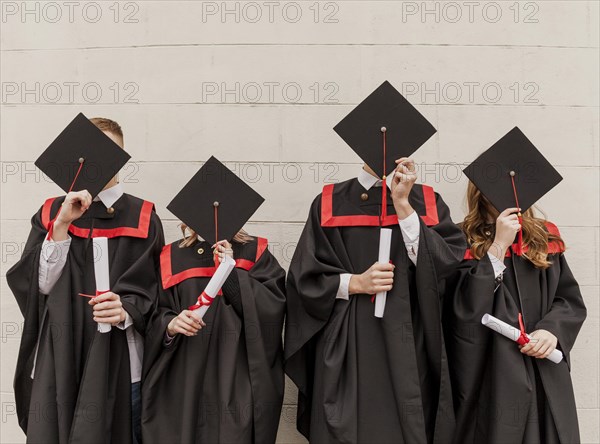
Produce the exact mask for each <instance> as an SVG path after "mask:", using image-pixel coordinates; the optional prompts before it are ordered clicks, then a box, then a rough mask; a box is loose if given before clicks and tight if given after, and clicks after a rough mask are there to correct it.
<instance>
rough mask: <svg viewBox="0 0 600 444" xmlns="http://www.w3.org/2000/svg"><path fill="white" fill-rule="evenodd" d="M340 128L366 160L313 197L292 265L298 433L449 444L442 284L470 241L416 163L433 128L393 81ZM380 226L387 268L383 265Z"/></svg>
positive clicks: (327, 438) (289, 339)
mask: <svg viewBox="0 0 600 444" xmlns="http://www.w3.org/2000/svg"><path fill="white" fill-rule="evenodd" d="M335 131H336V132H337V133H338V134H339V135H340V136H341V137H342V138H343V139H344V140H345V141H346V142H347V143H348V144H349V145H350V147H351V148H352V149H353V150H354V151H355V152H356V153H357V154H358V155H359V156H360V157H361V158H362V159H363V160H364V162H365V165H364V166H363V168H362V169H361V170H359V175H358V177H357V178H354V179H351V180H347V181H345V182H341V183H337V184H335V185H326V186H325V187H324V188H323V192H322V193H321V194H320V195H319V196H317V198H316V199H315V200H314V202H313V204H312V206H311V208H310V212H309V216H308V221H307V223H306V226H305V228H304V231H303V232H302V235H301V237H300V241H299V243H298V246H297V248H296V251H295V253H294V257H293V259H292V263H291V265H290V270H289V274H288V281H287V304H288V310H287V318H286V334H285V341H286V343H285V355H286V373H287V374H288V375H289V376H290V378H291V379H292V380H293V381H294V383H295V384H296V385H297V386H298V389H299V396H298V415H297V418H298V419H297V421H298V424H297V426H298V430H299V431H300V432H301V433H302V434H304V436H306V438H307V439H309V440H310V441H311V442H317V443H324V442H345V443H366V442H368V443H390V442H406V443H427V442H434V441H435V442H443V441H444V440H445V439H447V438H448V437H449V436H451V432H452V427H453V422H452V404H451V392H450V386H449V375H448V368H447V361H446V355H445V349H444V343H443V340H442V335H441V325H440V321H441V307H442V302H443V301H442V298H441V287H440V286H439V280H441V279H443V277H444V276H446V275H447V274H448V273H449V272H451V271H452V270H453V267H454V266H455V265H457V264H458V263H459V262H460V258H461V257H462V255H463V253H464V248H465V242H464V238H463V235H462V233H461V231H460V229H459V228H458V227H457V226H456V225H454V224H453V223H452V220H451V219H450V213H449V210H448V208H447V206H446V204H445V203H444V202H443V200H442V198H441V197H440V196H439V195H438V194H437V193H435V192H434V190H433V189H432V188H431V187H429V186H427V185H421V184H416V183H415V180H416V175H415V172H414V162H413V161H412V160H411V159H409V158H408V156H410V155H411V154H412V153H413V152H414V151H415V150H416V149H417V148H419V146H421V145H422V144H423V143H425V142H426V141H427V140H428V139H429V138H430V137H431V136H432V135H433V134H434V133H435V129H434V128H433V127H432V126H431V124H430V123H429V122H428V121H427V120H426V119H425V118H424V117H423V116H422V115H421V114H420V113H419V112H418V111H417V110H416V109H415V108H414V107H412V105H410V103H408V102H407V101H406V99H405V98H404V97H402V95H401V94H400V93H399V92H398V91H397V90H395V89H394V88H393V87H392V85H390V84H389V83H388V82H385V83H384V84H382V85H381V86H380V87H379V88H377V90H375V92H373V93H372V94H371V95H370V96H369V97H367V99H365V100H364V101H363V102H362V103H361V104H359V105H358V106H357V107H356V108H355V109H354V110H353V111H352V112H351V113H350V114H349V115H348V116H347V117H346V118H345V119H344V120H342V121H341V122H340V123H339V124H338V125H337V126H336V127H335ZM384 230H390V231H388V232H386V231H384ZM383 233H387V234H386V236H387V235H390V234H391V242H390V244H389V245H390V250H389V259H390V261H389V262H390V263H387V260H386V263H377V261H378V258H379V253H380V252H381V251H383V250H382V249H380V239H383V235H384V234H383ZM382 244H383V242H382ZM382 291H387V296H386V302H385V307H384V311H383V315H382V316H383V317H376V316H375V311H374V310H375V308H374V307H375V306H376V305H377V301H376V304H373V296H374V295H375V293H379V292H382ZM377 297H379V296H377ZM379 315H381V313H379Z"/></svg>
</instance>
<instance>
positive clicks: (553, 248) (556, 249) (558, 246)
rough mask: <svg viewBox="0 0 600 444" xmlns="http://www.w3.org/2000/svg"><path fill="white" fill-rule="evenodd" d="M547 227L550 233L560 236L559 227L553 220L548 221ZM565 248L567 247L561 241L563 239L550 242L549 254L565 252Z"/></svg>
mask: <svg viewBox="0 0 600 444" xmlns="http://www.w3.org/2000/svg"><path fill="white" fill-rule="evenodd" d="M546 229H547V230H548V233H550V234H552V235H554V236H559V237H560V231H558V227H557V226H556V225H554V224H553V223H552V222H550V221H546ZM565 250H566V248H565V243H564V242H561V241H552V242H548V254H559V253H564V252H565Z"/></svg>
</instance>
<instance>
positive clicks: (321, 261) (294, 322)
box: [285, 196, 353, 387]
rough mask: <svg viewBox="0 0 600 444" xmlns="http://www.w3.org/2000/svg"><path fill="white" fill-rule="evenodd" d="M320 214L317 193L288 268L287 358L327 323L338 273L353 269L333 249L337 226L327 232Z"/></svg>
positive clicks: (290, 368) (296, 377) (338, 238)
mask: <svg viewBox="0 0 600 444" xmlns="http://www.w3.org/2000/svg"><path fill="white" fill-rule="evenodd" d="M320 214H321V198H320V196H319V197H317V198H316V199H315V201H314V202H313V204H312V206H311V209H310V213H309V217H308V220H307V222H306V225H305V226H304V230H303V231H302V234H301V236H300V240H299V241H298V246H297V247H296V251H295V252H294V256H293V258H292V262H291V264H290V269H289V271H288V277H287V285H286V289H287V321H286V327H285V357H286V360H288V361H289V360H290V359H293V357H294V355H295V354H296V353H297V352H298V351H299V350H301V348H302V347H303V346H304V345H305V344H306V343H307V342H308V341H309V340H310V339H311V338H312V337H313V336H314V335H315V334H316V333H318V332H319V331H320V330H321V329H322V328H323V326H324V325H325V324H326V323H327V321H328V319H329V316H330V314H331V312H332V310H333V306H334V304H335V300H336V294H337V292H338V288H339V285H340V274H342V273H351V272H352V271H353V270H350V269H349V268H350V267H348V266H344V264H343V263H342V259H341V258H340V257H339V256H338V253H337V252H336V250H335V247H334V244H335V243H338V242H339V243H342V239H341V235H340V233H339V230H338V229H335V228H327V230H329V233H325V230H324V228H323V227H321V222H320V217H319V215H320ZM346 262H349V261H346ZM293 367H294V366H288V373H289V375H290V377H291V378H292V379H293V380H294V382H295V383H296V384H297V385H298V386H299V387H303V386H304V385H303V384H302V381H301V377H300V374H299V373H297V372H296V371H295V369H294V368H293ZM298 370H299V369H298Z"/></svg>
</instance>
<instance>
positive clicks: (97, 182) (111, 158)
mask: <svg viewBox="0 0 600 444" xmlns="http://www.w3.org/2000/svg"><path fill="white" fill-rule="evenodd" d="M130 157H131V156H130V155H129V154H127V153H126V152H125V150H123V148H121V147H120V146H119V145H117V144H116V143H115V142H113V141H112V140H111V139H110V137H108V136H107V135H106V134H104V133H103V132H102V131H101V130H100V129H98V127H96V125H94V124H93V123H92V122H90V120H89V119H88V118H87V117H85V116H84V115H83V114H82V113H79V114H78V115H77V117H75V118H74V119H73V121H72V122H71V123H69V125H67V127H66V128H65V129H64V130H63V131H62V132H61V133H60V134H59V135H58V137H57V138H56V139H55V140H54V142H52V143H51V144H50V146H49V147H48V148H47V149H46V150H45V151H44V152H43V153H42V155H41V156H40V157H39V158H38V159H37V160H36V161H35V165H36V166H37V167H38V168H39V169H40V170H42V171H43V172H44V173H45V174H46V175H47V176H48V177H49V178H50V179H52V180H53V181H54V182H55V183H56V184H57V185H58V186H59V187H61V188H62V189H63V190H64V191H65V192H69V190H70V189H71V188H72V191H81V190H88V191H89V193H90V194H91V195H92V197H96V195H97V194H98V193H99V192H100V191H102V189H103V188H104V187H105V186H106V184H107V183H108V182H110V180H111V179H112V178H113V177H114V176H115V174H117V173H118V172H119V170H120V169H121V168H122V167H123V165H125V164H126V163H127V161H128V160H129V159H130ZM80 166H81V170H80ZM78 172H79V174H77V173H78ZM75 178H76V180H75Z"/></svg>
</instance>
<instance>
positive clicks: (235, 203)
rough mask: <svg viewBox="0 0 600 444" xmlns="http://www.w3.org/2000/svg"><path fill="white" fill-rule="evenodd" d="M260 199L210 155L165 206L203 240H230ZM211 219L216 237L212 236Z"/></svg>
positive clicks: (261, 200)
mask: <svg viewBox="0 0 600 444" xmlns="http://www.w3.org/2000/svg"><path fill="white" fill-rule="evenodd" d="M263 202H264V199H263V198H262V197H261V196H260V195H259V194H258V193H257V192H256V191H254V190H253V189H252V188H250V186H248V185H247V184H246V183H245V182H244V181H243V180H242V179H240V178H239V177H237V176H236V175H235V174H234V173H233V172H232V171H231V170H229V169H228V168H227V167H226V166H225V165H223V164H222V163H221V162H219V161H218V160H217V159H216V158H215V157H214V156H211V158H210V159H208V160H207V161H206V163H205V164H204V165H203V166H202V168H200V169H199V170H198V172H197V173H196V174H195V175H194V177H192V179H191V180H190V181H189V182H188V183H187V184H186V185H185V186H184V187H183V189H182V190H181V191H180V192H179V193H178V194H177V196H175V198H174V199H173V200H172V201H171V203H170V204H169V205H168V206H167V209H168V210H169V211H171V213H173V214H174V215H175V216H177V217H178V218H179V219H180V220H181V221H182V222H183V223H185V224H186V225H187V226H188V227H190V228H191V229H193V230H194V231H195V232H196V233H198V234H199V235H200V236H202V238H204V240H206V241H208V242H210V243H212V244H214V243H215V242H216V241H218V240H223V239H227V240H231V239H232V238H233V236H235V235H236V233H237V232H238V231H239V230H240V229H241V228H242V227H243V226H244V224H245V223H246V222H247V221H248V219H250V217H252V215H253V214H254V212H255V211H256V210H257V209H258V207H260V206H261V205H262V203H263ZM215 221H217V227H216V228H217V231H218V237H219V239H216V238H215V237H216V235H217V233H216V232H215Z"/></svg>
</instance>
